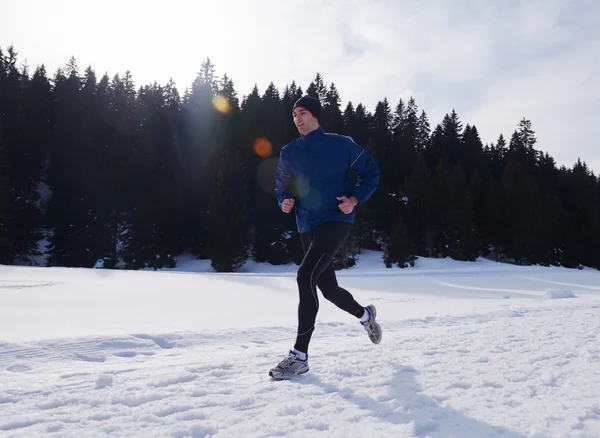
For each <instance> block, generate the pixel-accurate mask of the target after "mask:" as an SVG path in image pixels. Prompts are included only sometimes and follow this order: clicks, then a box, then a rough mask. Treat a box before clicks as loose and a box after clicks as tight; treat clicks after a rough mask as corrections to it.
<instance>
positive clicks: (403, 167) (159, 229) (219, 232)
mask: <svg viewBox="0 0 600 438" xmlns="http://www.w3.org/2000/svg"><path fill="white" fill-rule="evenodd" d="M304 93H308V94H310V95H313V96H316V97H319V98H320V99H321V101H322V103H323V108H324V109H323V119H322V124H323V127H324V128H325V129H326V130H327V131H330V132H337V133H340V134H344V135H350V136H352V137H353V138H354V139H355V141H356V142H357V143H359V144H361V145H362V146H364V147H365V148H367V149H368V150H369V151H370V152H371V153H372V154H373V155H374V157H375V159H376V160H377V162H378V164H379V166H380V168H381V172H382V175H381V181H380V187H379V189H378V190H377V191H376V192H375V194H374V195H373V197H372V198H371V200H370V201H369V202H368V203H367V204H365V205H360V206H359V208H358V214H357V221H356V223H355V224H354V226H353V229H352V233H351V237H350V239H349V240H348V242H347V244H346V245H345V247H344V248H343V251H342V252H341V253H340V255H339V257H338V259H337V260H336V263H337V266H338V267H339V268H341V267H347V266H351V265H353V264H354V263H355V260H356V255H357V254H358V253H359V252H360V251H361V249H371V250H380V251H383V254H384V260H383V261H384V263H385V264H386V265H387V266H388V267H391V266H394V265H396V266H401V267H405V266H409V265H411V264H412V263H413V261H414V259H415V257H416V256H427V257H451V258H453V259H456V260H475V259H476V258H477V257H479V256H485V257H491V258H494V259H496V260H503V261H509V262H513V263H517V264H542V265H560V266H566V267H582V266H589V267H594V268H600V180H599V179H598V178H597V177H596V176H595V175H594V173H593V172H592V171H591V170H590V169H589V168H588V167H587V166H586V164H585V162H583V161H581V160H578V161H577V162H576V163H575V164H574V165H573V167H571V168H567V167H565V166H564V165H563V166H560V167H559V166H557V165H556V163H555V162H554V160H553V159H552V157H550V156H549V155H548V154H547V153H543V152H542V151H541V150H539V149H536V146H537V140H536V137H535V132H534V130H533V128H532V125H531V123H530V121H529V120H527V119H525V118H523V119H521V120H520V121H518V123H517V124H516V127H515V131H514V132H513V133H512V134H511V135H510V137H504V136H503V135H500V136H499V137H498V139H497V141H496V142H494V143H491V144H485V145H484V144H483V143H482V141H481V139H480V136H479V133H478V131H477V128H476V127H475V126H473V125H469V124H466V125H464V124H463V122H462V121H461V120H460V118H459V116H458V114H456V112H454V111H451V112H449V113H448V114H446V115H445V117H444V118H443V120H442V121H441V122H440V123H438V124H437V125H432V124H431V123H430V121H429V119H428V116H427V114H426V112H425V111H424V110H422V109H420V108H418V106H417V103H416V102H415V100H414V99H412V98H411V99H409V100H407V101H405V100H399V101H398V102H397V103H395V104H392V103H390V102H389V101H388V100H387V99H383V100H381V101H380V102H378V104H377V105H376V107H375V109H374V111H373V112H370V111H368V110H367V109H366V108H365V106H364V105H362V104H360V103H359V104H357V105H354V104H353V103H352V102H349V103H348V104H347V105H346V106H345V107H342V106H341V98H340V95H339V92H338V90H337V88H336V86H335V84H334V83H331V84H329V85H327V84H326V83H325V82H324V79H323V78H322V76H321V75H320V74H316V76H315V78H314V80H313V81H312V82H311V83H310V84H308V86H307V87H306V89H305V90H303V89H302V88H301V86H299V85H298V84H296V83H294V82H292V83H291V84H289V85H286V86H285V88H284V89H283V90H279V89H278V88H277V87H276V86H275V85H274V84H273V83H271V84H270V85H269V87H268V88H267V89H266V90H265V91H264V92H262V93H261V92H260V91H259V90H258V88H257V87H256V86H255V87H254V88H253V89H252V90H250V92H249V94H247V95H245V96H243V97H241V98H240V97H239V96H238V94H237V91H236V89H235V86H234V83H233V81H232V79H231V78H229V77H228V76H227V75H223V76H221V77H218V76H217V75H216V73H215V67H214V65H213V64H212V63H211V62H210V60H209V59H207V60H205V61H204V62H203V63H202V66H201V68H200V71H199V73H198V75H197V77H196V79H195V80H194V82H193V83H192V84H191V85H190V86H189V87H188V88H186V90H185V92H184V93H183V95H180V93H179V91H178V89H177V87H176V85H175V84H174V83H173V82H172V81H170V82H169V83H167V84H165V85H160V84H157V83H153V84H149V85H143V86H140V87H136V85H135V83H134V80H133V78H132V76H131V74H130V72H125V73H123V74H115V75H114V76H112V77H109V76H108V75H107V74H104V75H103V76H102V77H98V76H97V75H96V73H95V71H94V70H93V69H92V68H91V67H88V68H87V69H85V70H80V68H79V66H78V65H77V63H76V60H75V59H71V60H69V62H68V63H67V64H66V65H65V66H64V67H62V68H59V69H58V70H57V71H55V72H54V73H52V74H50V73H49V72H47V71H46V69H45V67H44V66H43V65H42V66H38V67H37V68H36V69H35V71H33V72H31V71H30V69H29V67H28V66H27V65H22V64H19V62H18V54H17V52H16V51H15V49H14V48H13V47H9V48H8V49H6V50H2V49H0V115H1V118H0V263H3V264H29V263H31V258H32V256H35V255H39V243H40V242H41V241H44V240H45V241H46V242H47V263H48V265H50V266H77V267H92V266H99V265H101V266H104V267H106V268H115V267H126V268H129V269H139V268H143V267H151V268H160V267H165V266H167V267H169V266H174V265H175V263H176V256H177V255H179V254H182V253H184V252H191V253H193V254H195V255H197V256H198V257H199V258H204V259H210V260H211V263H212V266H213V268H214V269H215V270H217V271H233V270H236V269H237V268H239V267H240V266H242V265H243V264H244V263H245V262H246V261H247V260H248V259H252V260H255V261H258V262H268V263H272V264H281V263H290V262H295V263H298V262H299V261H300V258H301V247H300V243H299V238H298V234H297V232H296V228H295V222H294V218H293V215H285V214H283V213H281V211H280V210H279V208H278V206H277V202H276V200H275V196H274V184H275V181H274V170H275V166H276V165H277V157H278V155H279V151H280V150H281V148H282V147H283V146H284V145H285V144H287V143H288V142H290V141H291V140H293V139H295V138H296V137H297V136H298V133H297V131H296V129H295V127H294V125H293V122H292V118H291V109H292V106H293V104H294V102H295V100H296V99H298V98H299V97H300V96H301V95H303V94H304ZM565 129H569V128H568V127H565ZM565 146H566V147H567V146H571V145H565Z"/></svg>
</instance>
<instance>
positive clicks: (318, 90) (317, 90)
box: [306, 72, 327, 105]
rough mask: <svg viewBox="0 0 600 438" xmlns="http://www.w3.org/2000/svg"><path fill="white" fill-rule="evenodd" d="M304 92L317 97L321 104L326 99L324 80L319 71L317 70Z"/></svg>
mask: <svg viewBox="0 0 600 438" xmlns="http://www.w3.org/2000/svg"><path fill="white" fill-rule="evenodd" d="M306 94H307V95H309V96H312V97H316V98H317V99H319V100H320V101H321V104H322V105H324V104H325V102H326V99H327V87H326V86H325V81H323V76H321V73H319V72H317V74H316V75H315V78H314V79H313V80H312V82H311V83H310V84H309V86H308V87H307V88H306Z"/></svg>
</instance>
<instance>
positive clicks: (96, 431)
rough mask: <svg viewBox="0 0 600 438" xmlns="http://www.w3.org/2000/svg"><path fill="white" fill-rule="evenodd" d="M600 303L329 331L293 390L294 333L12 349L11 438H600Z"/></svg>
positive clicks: (4, 374) (0, 359) (4, 408)
mask: <svg viewBox="0 0 600 438" xmlns="http://www.w3.org/2000/svg"><path fill="white" fill-rule="evenodd" d="M599 304H600V300H599V299H598V298H597V297H593V298H589V299H586V300H585V301H584V300H578V299H571V300H561V303H560V306H558V307H557V306H554V307H552V306H550V307H534V308H517V309H515V308H512V309H510V310H505V311H502V312H492V313H488V314H486V313H483V314H480V315H470V316H462V317H460V316H456V317H441V318H435V317H430V318H425V319H422V320H405V321H398V320H393V319H384V318H383V317H382V319H381V320H380V322H381V324H382V328H383V341H382V343H381V344H380V345H372V344H370V343H369V341H368V338H367V336H366V334H365V332H364V330H363V329H362V327H360V326H359V325H357V324H345V323H326V322H319V323H318V324H317V330H316V332H315V334H314V336H313V342H312V344H311V351H310V352H309V355H310V358H309V365H310V368H311V370H310V371H309V373H308V374H306V375H304V376H301V377H299V378H296V379H294V380H292V381H282V382H276V381H272V380H270V378H269V377H268V375H267V372H268V369H269V368H270V367H272V366H274V365H275V364H276V363H277V362H278V361H279V360H281V359H282V358H283V356H284V355H285V354H286V352H287V349H289V347H290V345H291V342H292V340H293V337H294V329H293V328H291V327H265V328H255V329H251V330H246V331H237V330H230V331H219V332H206V333H204V332H203V333H177V334H165V335H163V336H153V335H148V334H143V333H141V334H131V335H128V336H120V337H110V338H91V339H90V338H80V339H63V340H53V341H38V342H31V343H27V344H9V343H0V381H1V382H2V385H1V387H0V436H3V435H2V434H4V436H9V437H36V436H52V437H63V436H64V437H71V436H78V437H82V436H85V437H103V436H116V437H121V436H123V437H133V436H143V437H174V438H184V437H242V436H243V437H276V436H285V437H319V436H333V437H365V436H368V437H423V438H425V437H432V438H441V437H445V438H446V437H477V438H487V437H503V438H523V437H535V438H541V437H579V438H584V437H586V438H588V437H589V438H591V437H598V436H600V342H599V341H600V339H599V335H598V333H600V330H599V329H600V318H599V317H598V316H599V315H600V310H599ZM265 340H267V341H265ZM557 400H558V402H557Z"/></svg>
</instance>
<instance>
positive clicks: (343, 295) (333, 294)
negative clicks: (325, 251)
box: [318, 262, 365, 318]
mask: <svg viewBox="0 0 600 438" xmlns="http://www.w3.org/2000/svg"><path fill="white" fill-rule="evenodd" d="M318 286H319V289H321V292H322V293H323V296H324V297H325V298H326V299H328V300H329V301H331V302H332V303H333V304H335V305H336V306H338V307H339V308H340V309H342V310H345V311H346V312H348V313H349V314H351V315H354V316H355V317H357V318H362V317H363V315H364V314H365V308H364V307H363V306H361V305H360V304H358V302H357V301H356V300H355V299H354V297H353V296H352V294H351V293H350V292H348V291H347V290H346V289H344V288H343V287H340V286H339V285H338V282H337V278H336V276H335V268H334V267H333V262H332V263H331V264H330V265H329V266H328V267H327V269H325V271H324V272H323V274H321V277H320V278H319V284H318Z"/></svg>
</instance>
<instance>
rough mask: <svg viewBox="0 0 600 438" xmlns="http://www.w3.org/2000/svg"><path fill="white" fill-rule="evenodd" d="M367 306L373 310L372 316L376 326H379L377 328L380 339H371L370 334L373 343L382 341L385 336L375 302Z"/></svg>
mask: <svg viewBox="0 0 600 438" xmlns="http://www.w3.org/2000/svg"><path fill="white" fill-rule="evenodd" d="M367 307H368V308H369V310H370V311H371V315H372V318H373V324H374V325H375V326H377V329H378V331H379V339H376V340H373V339H371V337H370V336H369V339H370V340H371V342H372V343H374V344H379V343H380V342H381V338H382V337H383V333H382V332H381V326H380V325H379V323H378V322H377V309H376V308H375V306H374V305H373V304H369V305H368V306H367Z"/></svg>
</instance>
